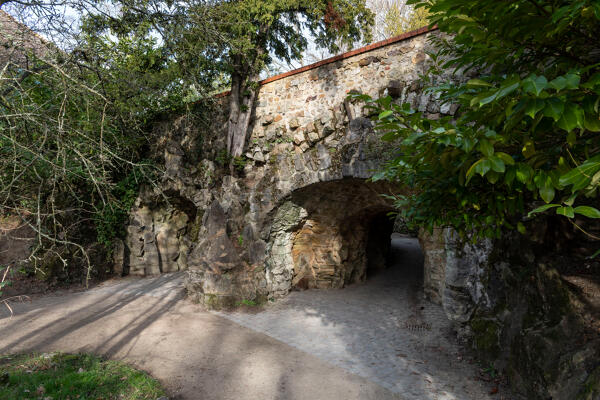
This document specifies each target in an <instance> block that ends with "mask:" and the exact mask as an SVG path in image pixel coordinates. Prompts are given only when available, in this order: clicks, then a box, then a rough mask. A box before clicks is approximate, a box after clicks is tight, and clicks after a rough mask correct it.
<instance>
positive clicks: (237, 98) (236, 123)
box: [227, 74, 258, 157]
mask: <svg viewBox="0 0 600 400" xmlns="http://www.w3.org/2000/svg"><path fill="white" fill-rule="evenodd" d="M246 81H247V79H246V78H245V77H243V76H242V75H241V74H233V75H232V77H231V94H230V99H229V107H230V110H229V126H228V131H227V151H228V152H229V154H230V155H231V156H232V157H239V156H241V155H242V153H243V152H244V147H245V145H246V136H247V135H248V128H249V127H250V119H251V117H252V111H253V110H254V103H255V100H256V92H257V91H258V89H256V88H254V87H252V85H251V83H247V82H246ZM247 92H249V93H247Z"/></svg>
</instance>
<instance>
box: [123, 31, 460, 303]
mask: <svg viewBox="0 0 600 400" xmlns="http://www.w3.org/2000/svg"><path fill="white" fill-rule="evenodd" d="M439 34H440V33H439V32H437V31H435V30H433V31H431V30H428V29H421V30H418V31H414V32H411V33H408V34H405V35H402V36H399V37H397V38H394V39H391V40H387V41H383V42H379V43H375V44H373V45H370V46H367V47H364V48H361V49H358V50H354V51H352V52H349V53H346V54H342V55H340V56H337V57H333V58H330V59H327V60H324V61H321V62H319V63H317V64H314V65H310V66H307V67H304V68H301V69H298V70H295V71H291V72H288V73H285V74H282V75H278V76H275V77H272V78H269V79H266V80H265V81H263V82H261V87H260V92H259V96H258V101H257V107H256V110H255V111H254V115H253V124H252V128H251V132H250V135H249V138H248V142H247V143H248V145H247V151H246V153H245V157H244V158H245V161H244V163H243V164H241V165H239V168H238V171H237V172H236V173H235V174H231V173H230V172H229V171H228V170H227V171H225V169H224V168H220V166H219V162H218V160H219V154H222V153H219V152H218V150H219V149H223V148H224V143H223V138H224V137H225V135H224V133H223V127H224V126H225V124H224V123H225V121H224V120H223V119H222V118H223V117H222V116H221V117H220V118H216V119H215V120H214V121H211V123H210V125H209V127H210V129H209V130H210V131H211V132H212V133H209V134H207V133H206V127H205V128H198V127H197V126H195V125H194V124H193V123H191V122H190V121H189V119H186V118H180V119H178V120H176V121H175V122H173V121H171V122H169V123H168V124H166V127H165V129H164V132H162V133H163V134H162V135H161V137H163V142H162V143H161V144H160V145H159V150H160V151H161V152H162V157H164V162H165V167H166V176H165V180H164V186H165V188H166V189H165V188H163V189H165V190H164V193H167V194H168V195H169V197H170V201H169V202H168V203H166V204H165V203H164V202H162V201H161V200H160V196H158V195H157V194H156V193H152V192H148V193H144V194H143V195H142V196H140V199H138V201H137V203H136V205H135V207H134V209H133V210H132V213H131V221H130V225H129V227H128V236H127V240H126V243H125V246H124V247H123V251H121V252H117V255H118V258H119V259H118V264H124V269H125V271H126V272H128V273H130V274H137V275H146V274H157V273H161V272H171V271H177V270H187V280H186V287H187V290H188V294H189V295H190V296H191V297H192V298H194V299H196V300H197V301H200V302H202V303H205V304H207V305H209V306H214V307H220V306H224V305H230V304H234V303H236V302H239V301H241V300H256V299H265V298H276V297H280V296H283V295H285V294H287V293H288V292H289V291H290V290H292V289H293V288H340V287H343V286H344V285H347V284H349V283H354V282H360V281H362V280H364V279H365V278H366V274H367V270H368V268H379V267H381V266H382V265H384V264H385V260H384V257H385V254H386V250H387V249H386V247H387V246H389V242H390V241H389V235H390V234H391V232H392V223H391V222H390V221H389V219H388V218H387V217H386V214H387V213H388V212H389V211H391V210H392V205H391V204H390V202H389V200H387V199H386V198H384V197H383V196H382V194H394V193H399V192H400V191H401V190H404V189H403V188H401V187H393V186H392V185H390V184H386V183H370V182H368V181H367V179H368V178H370V177H371V176H372V175H373V173H374V172H375V171H376V170H377V168H378V167H379V166H381V165H382V163H384V162H385V161H386V160H388V159H390V157H392V156H393V153H394V148H393V146H390V145H389V144H386V143H384V142H382V141H381V140H380V138H379V137H378V134H377V133H375V132H374V131H373V128H372V123H371V121H370V120H369V119H368V118H367V115H366V113H365V112H364V110H363V108H362V106H361V105H360V104H352V103H351V102H348V101H347V100H346V98H347V95H348V93H349V92H350V91H360V92H362V93H366V94H369V95H371V96H374V97H379V96H385V95H390V96H392V97H393V98H395V99H396V100H397V101H399V102H408V103H411V104H412V106H413V107H415V108H417V109H419V110H420V111H423V112H425V113H427V114H428V116H429V117H431V118H438V117H440V116H441V115H444V114H451V113H453V112H454V111H455V110H453V109H451V107H449V106H440V105H439V104H438V102H436V99H434V98H431V97H430V95H428V94H424V93H423V92H422V90H421V83H420V79H419V75H421V74H425V73H426V72H427V69H428V66H429V65H430V63H429V58H428V55H427V53H428V51H430V50H431V48H430V46H431V44H430V43H429V40H428V39H429V38H430V37H431V36H432V35H439ZM222 114H223V115H225V114H226V113H222ZM200 132H201V133H200ZM200 137H201V138H202V143H201V144H199V143H198V142H199V139H198V138H200ZM198 149H200V150H198ZM198 154H200V156H198ZM440 237H441V236H440V235H437V236H435V237H430V236H427V237H425V236H423V237H422V238H421V242H422V247H423V249H424V252H425V259H426V261H425V290H426V293H428V294H429V296H430V298H431V299H433V300H434V301H437V302H441V301H442V298H443V297H444V295H443V291H444V288H445V282H444V280H445V272H444V268H445V261H444V260H443V259H442V258H443V256H444V254H445V253H444V243H443V241H441V240H436V239H435V238H437V239H439V238H440Z"/></svg>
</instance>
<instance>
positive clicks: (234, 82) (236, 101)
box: [227, 73, 242, 155]
mask: <svg viewBox="0 0 600 400" xmlns="http://www.w3.org/2000/svg"><path fill="white" fill-rule="evenodd" d="M241 90H242V76H241V75H240V74H238V73H233V74H231V93H230V94H229V121H228V124H227V152H228V153H229V154H231V155H233V143H234V142H236V141H239V139H237V136H239V129H238V121H239V118H240V110H241V104H240V94H241Z"/></svg>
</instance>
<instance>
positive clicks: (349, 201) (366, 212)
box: [267, 179, 393, 297]
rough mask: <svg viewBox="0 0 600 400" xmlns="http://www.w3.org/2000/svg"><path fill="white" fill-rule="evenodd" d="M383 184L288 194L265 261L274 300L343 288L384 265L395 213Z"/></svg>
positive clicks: (325, 185) (346, 183)
mask: <svg viewBox="0 0 600 400" xmlns="http://www.w3.org/2000/svg"><path fill="white" fill-rule="evenodd" d="M390 193H393V190H392V187H391V186H390V185H389V184H385V183H372V182H366V181H365V180H362V179H343V180H337V181H331V182H320V183H316V184H312V185H309V186H307V187H304V188H302V189H299V190H296V191H295V192H293V193H292V195H291V196H290V198H289V199H287V201H286V202H285V203H284V204H282V205H281V206H280V207H279V209H278V210H277V212H276V213H275V215H274V218H273V223H272V229H271V235H270V240H269V242H270V245H271V247H270V256H269V258H268V261H267V282H268V285H269V291H270V292H271V295H272V296H275V297H276V296H280V295H285V294H287V292H289V290H292V289H310V288H319V289H325V288H341V287H344V286H345V285H348V284H350V283H356V282H362V281H364V280H365V279H366V278H367V274H369V273H370V271H375V270H377V269H382V268H384V267H385V265H386V261H387V258H388V256H389V251H390V241H391V240H390V237H391V234H392V232H393V221H391V220H390V218H389V217H388V216H387V214H388V213H389V212H390V211H392V210H393V208H392V205H391V203H390V201H389V200H388V199H386V198H385V197H384V196H382V194H390Z"/></svg>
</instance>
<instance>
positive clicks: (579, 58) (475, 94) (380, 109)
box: [355, 0, 600, 237]
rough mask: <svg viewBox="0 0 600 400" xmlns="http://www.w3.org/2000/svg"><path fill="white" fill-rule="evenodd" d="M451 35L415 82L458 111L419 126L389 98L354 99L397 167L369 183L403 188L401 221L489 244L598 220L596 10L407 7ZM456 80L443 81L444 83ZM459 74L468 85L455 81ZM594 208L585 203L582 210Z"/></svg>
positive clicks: (492, 3) (592, 5)
mask: <svg viewBox="0 0 600 400" xmlns="http://www.w3.org/2000/svg"><path fill="white" fill-rule="evenodd" d="M409 3H410V4H415V5H416V6H417V7H425V8H427V9H428V10H429V11H430V12H431V16H430V21H431V22H432V23H435V24H438V26H439V27H440V30H441V31H442V32H445V33H448V34H451V35H452V36H449V37H444V36H437V37H436V38H434V39H433V41H434V44H435V45H436V46H437V49H438V50H437V52H436V53H435V54H432V55H431V57H432V61H433V63H432V67H431V68H430V70H429V71H428V73H427V74H425V75H424V76H423V77H422V79H423V81H424V82H425V83H426V84H427V86H428V87H427V89H426V90H427V91H428V92H429V93H431V95H432V96H434V97H438V96H439V99H440V100H439V101H441V102H442V103H444V104H448V105H454V106H455V107H457V108H458V112H457V114H456V115H455V116H446V117H442V118H440V119H437V120H433V119H428V118H427V117H426V116H425V115H424V114H423V113H421V112H417V111H415V110H413V109H411V107H410V105H408V104H404V105H399V104H395V103H394V102H392V99H390V98H383V99H379V100H376V101H373V100H372V99H370V98H368V97H365V96H360V95H358V96H355V97H356V98H358V99H361V100H364V101H366V102H367V103H368V107H370V108H371V109H372V110H373V111H374V112H376V113H377V115H378V117H377V128H378V129H379V131H381V132H382V137H383V139H384V140H387V141H391V142H393V143H396V144H397V145H398V146H399V151H398V157H397V158H396V159H394V160H393V161H392V162H391V163H390V164H389V165H388V166H387V168H386V170H385V171H383V172H381V173H380V174H378V175H376V177H375V179H390V180H395V181H398V182H401V183H404V184H406V185H408V186H409V187H411V188H412V189H413V191H412V193H411V194H409V195H407V196H404V197H399V198H398V206H399V207H400V208H401V210H402V211H401V213H403V214H404V215H403V216H404V217H407V218H409V219H410V220H412V221H414V222H415V223H416V224H418V225H421V226H425V227H427V228H429V229H432V228H433V227H434V226H453V227H454V228H456V229H457V230H458V231H459V232H461V233H463V234H466V233H473V232H476V234H477V235H480V236H481V235H483V236H488V237H495V236H499V235H500V233H501V231H502V229H517V230H519V231H521V232H525V225H524V224H523V222H522V221H521V219H522V217H523V216H524V215H525V214H527V212H528V211H529V210H531V209H532V208H535V206H536V205H540V203H541V204H546V205H547V206H545V207H538V208H536V209H534V210H533V213H536V212H543V211H547V210H551V211H553V212H556V213H557V214H559V215H564V216H566V217H568V218H571V219H572V218H574V216H575V215H576V214H577V215H581V216H585V217H591V218H597V217H598V216H600V211H598V210H596V209H595V208H593V207H592V206H590V204H588V203H590V202H593V201H594V200H595V199H596V198H597V193H598V190H597V189H598V184H599V182H600V173H599V171H600V158H599V157H600V154H599V153H600V142H599V140H600V137H599V136H598V134H597V132H599V131H600V119H599V103H600V68H599V65H600V46H598V41H597V40H596V38H597V37H598V35H599V34H600V23H599V20H600V6H599V5H598V3H597V2H594V1H589V0H588V1H583V0H582V1H548V0H545V1H537V0H536V1H530V0H518V1H512V2H499V1H496V0H477V1H475V0H459V1H456V0H431V1H419V0H412V1H409ZM451 71H455V72H457V75H456V76H451V75H450V73H449V72H451ZM465 73H470V74H475V75H477V76H478V77H477V78H476V79H470V80H467V79H464V78H463V76H464V74H465ZM592 205H593V204H592Z"/></svg>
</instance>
